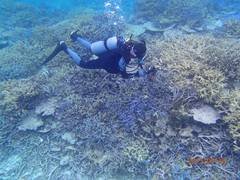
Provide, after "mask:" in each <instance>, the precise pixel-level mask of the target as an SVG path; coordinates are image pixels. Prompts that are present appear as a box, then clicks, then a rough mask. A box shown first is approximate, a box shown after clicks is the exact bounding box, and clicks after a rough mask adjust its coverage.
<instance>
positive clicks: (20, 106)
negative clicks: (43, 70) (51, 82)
mask: <svg viewBox="0 0 240 180" xmlns="http://www.w3.org/2000/svg"><path fill="white" fill-rule="evenodd" d="M0 89H1V97H0V98H1V101H0V107H1V113H4V114H6V115H10V116H18V115H21V114H22V113H24V112H25V111H27V110H29V109H32V108H33V107H34V103H35V100H36V99H37V98H38V96H40V88H39V84H38V83H37V82H34V81H33V82H31V81H28V80H26V79H25V80H24V79H22V80H11V81H6V82H4V83H1V86H0ZM12 112H14V114H12Z"/></svg>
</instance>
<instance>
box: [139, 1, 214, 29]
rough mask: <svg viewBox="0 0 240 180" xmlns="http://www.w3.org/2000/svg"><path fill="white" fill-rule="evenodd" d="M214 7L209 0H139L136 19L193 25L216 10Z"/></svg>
mask: <svg viewBox="0 0 240 180" xmlns="http://www.w3.org/2000/svg"><path fill="white" fill-rule="evenodd" d="M143 4H144V5H143ZM213 7H214V6H212V2H211V1H209V0H204V1H202V0H169V1H164V0H160V1H159V0H139V1H137V4H136V8H135V14H136V19H139V18H141V19H143V20H148V21H154V22H157V23H159V24H172V23H180V24H188V25H190V26H191V25H195V24H197V23H201V22H202V21H203V19H204V18H205V17H206V16H208V15H210V13H211V12H212V11H213V10H214V8H213Z"/></svg>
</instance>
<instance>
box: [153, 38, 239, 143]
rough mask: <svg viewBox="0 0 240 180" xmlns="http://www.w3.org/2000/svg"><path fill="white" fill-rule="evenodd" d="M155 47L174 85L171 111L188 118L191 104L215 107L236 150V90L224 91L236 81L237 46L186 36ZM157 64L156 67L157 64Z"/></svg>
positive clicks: (237, 138)
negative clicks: (208, 104)
mask: <svg viewBox="0 0 240 180" xmlns="http://www.w3.org/2000/svg"><path fill="white" fill-rule="evenodd" d="M155 45H156V46H155V48H156V47H157V48H159V49H161V54H160V55H159V58H160V59H161V61H162V63H161V64H160V66H162V68H163V67H165V68H167V69H168V70H167V71H169V77H170V78H171V79H172V80H171V81H172V84H173V86H175V87H173V89H175V91H176V92H175V96H176V97H175V99H176V100H175V103H176V105H174V106H173V109H174V108H177V109H178V110H177V112H176V114H178V116H179V115H180V114H182V115H183V117H184V116H185V117H186V116H188V114H189V108H191V106H192V105H193V102H198V101H204V102H205V103H210V104H212V105H214V106H215V107H216V108H217V109H218V110H219V111H221V112H223V114H224V117H223V120H224V121H225V122H226V123H227V124H228V125H229V127H230V129H229V131H230V133H231V134H232V137H233V139H234V140H235V141H236V142H237V143H236V144H235V146H238V147H239V137H238V134H239V133H238V131H239V126H238V125H237V124H239V117H240V116H239V113H238V112H239V110H238V109H239V104H238V103H237V102H239V97H238V95H236V93H237V92H238V91H237V90H227V87H231V86H232V83H233V80H236V79H238V78H239V68H240V65H239V54H238V53H237V52H239V44H238V43H236V41H235V40H233V39H225V38H222V39H216V38H214V37H212V36H206V35H204V36H201V35H200V36H199V35H188V36H183V37H179V38H176V39H168V40H166V41H163V42H158V43H157V44H155ZM152 48H154V47H152ZM156 61H158V59H156ZM229 62H231V63H229ZM156 65H157V66H159V62H156ZM226 91H227V92H228V93H226ZM226 94H227V95H226ZM231 108H232V109H231ZM176 114H175V115H176ZM183 117H182V116H180V118H183Z"/></svg>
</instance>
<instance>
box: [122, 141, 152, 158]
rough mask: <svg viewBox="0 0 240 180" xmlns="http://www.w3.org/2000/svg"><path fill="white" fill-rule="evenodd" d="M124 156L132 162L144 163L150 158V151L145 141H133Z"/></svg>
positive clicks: (124, 150)
mask: <svg viewBox="0 0 240 180" xmlns="http://www.w3.org/2000/svg"><path fill="white" fill-rule="evenodd" d="M123 154H124V155H125V156H126V157H127V158H128V159H129V160H130V161H137V162H143V161H145V160H147V159H148V158H149V150H148V147H147V144H146V143H145V142H144V141H139V140H136V141H131V142H130V143H129V144H128V145H127V146H126V147H125V148H124V149H123Z"/></svg>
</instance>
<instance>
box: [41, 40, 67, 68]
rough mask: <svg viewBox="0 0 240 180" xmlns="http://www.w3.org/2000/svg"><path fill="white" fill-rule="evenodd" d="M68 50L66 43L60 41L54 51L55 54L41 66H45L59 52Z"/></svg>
mask: <svg viewBox="0 0 240 180" xmlns="http://www.w3.org/2000/svg"><path fill="white" fill-rule="evenodd" d="M66 50H67V45H66V44H65V42H64V41H60V42H59V43H58V44H57V46H56V48H55V49H54V50H53V52H52V53H51V54H50V55H49V56H48V57H47V58H46V60H45V61H44V62H43V63H42V64H41V66H44V65H45V64H47V63H48V62H49V61H51V60H52V59H53V58H54V57H55V56H56V55H57V54H58V53H59V52H61V51H65V52H66Z"/></svg>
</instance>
